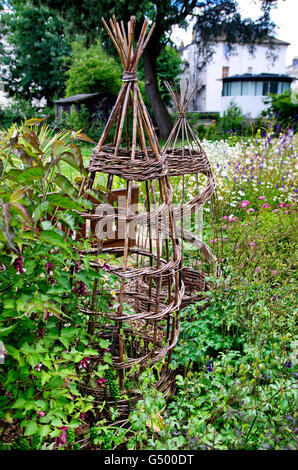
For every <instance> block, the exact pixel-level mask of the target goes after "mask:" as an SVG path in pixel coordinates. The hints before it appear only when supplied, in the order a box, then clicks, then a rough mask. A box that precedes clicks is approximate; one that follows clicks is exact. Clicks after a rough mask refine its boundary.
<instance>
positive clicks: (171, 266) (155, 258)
mask: <svg viewBox="0 0 298 470" xmlns="http://www.w3.org/2000/svg"><path fill="white" fill-rule="evenodd" d="M103 23H104V26H105V28H106V30H107V32H108V34H109V36H110V38H111V39H112V42H113V44H114V45H115V47H116V49H117V52H118V54H119V56H120V59H121V61H122V65H123V68H124V73H123V83H122V87H121V89H120V92H119V95H118V97H117V100H116V103H115V106H114V108H113V110H112V112H111V115H110V117H109V119H108V121H107V124H106V127H105V129H104V132H103V134H102V136H101V138H100V140H99V142H98V144H97V146H96V147H95V149H94V150H93V153H92V156H91V159H90V163H89V167H88V172H89V176H88V179H87V181H86V182H87V189H91V188H93V187H94V185H95V183H96V174H97V173H99V172H100V173H101V174H106V175H107V190H108V191H109V192H110V194H111V195H113V184H114V183H115V179H116V183H118V185H119V180H120V181H121V182H124V184H125V191H124V192H125V198H126V199H125V201H126V204H125V207H124V208H123V207H122V208H121V207H117V209H116V215H113V214H112V215H111V214H107V213H105V212H104V211H103V212H102V213H101V214H98V213H96V212H97V211H95V212H94V211H93V213H92V214H90V213H83V214H81V215H82V217H83V218H84V219H85V221H86V223H87V222H89V224H91V225H92V224H93V225H94V224H95V223H96V224H97V225H98V226H100V227H101V228H104V227H106V226H107V225H108V224H109V223H110V222H113V220H114V221H115V223H116V225H117V224H118V225H117V227H118V226H119V224H120V222H121V223H124V225H125V236H124V238H123V240H122V241H121V240H119V239H117V240H116V242H115V243H114V244H111V245H108V244H107V243H106V240H105V239H104V235H103V236H102V238H100V237H99V240H98V244H97V246H96V247H94V249H93V253H96V254H97V255H98V256H99V255H100V253H109V254H113V255H115V256H116V257H117V262H118V264H117V265H116V266H112V267H111V272H112V273H113V274H114V275H115V276H116V277H117V279H118V280H119V288H118V290H117V291H116V300H117V302H118V304H119V305H118V308H117V312H116V313H114V314H109V315H107V317H105V318H104V319H103V318H102V316H101V312H100V311H98V310H96V308H95V305H96V297H97V296H98V294H99V293H98V290H97V285H96V283H95V286H94V289H93V292H92V293H90V299H91V300H90V302H89V303H88V304H87V305H86V303H84V305H82V309H81V310H82V312H83V313H85V314H87V315H89V318H91V319H92V318H93V322H92V327H91V329H90V331H91V332H92V333H93V334H95V335H96V334H98V335H100V336H101V337H103V338H107V339H109V340H111V342H112V352H113V365H114V368H115V369H116V370H117V371H118V376H119V384H120V389H121V390H122V391H124V392H125V391H126V392H127V387H126V385H125V383H126V376H127V372H129V371H131V370H132V368H134V370H135V369H136V366H139V368H141V370H142V369H143V368H144V367H146V366H147V365H148V364H154V363H156V362H158V361H160V360H161V359H163V358H165V357H167V362H166V364H169V362H170V359H171V351H172V349H173V347H174V346H175V344H176V342H177V339H178V335H179V324H178V318H177V312H178V311H179V308H180V304H181V301H182V297H183V293H184V286H183V282H182V281H181V279H180V278H179V269H181V243H179V241H178V239H177V236H176V228H175V219H174V213H173V207H172V188H171V185H170V183H169V179H168V176H167V167H166V162H165V157H164V156H163V155H162V154H161V151H160V147H159V143H158V140H157V136H156V134H155V131H154V128H153V125H152V122H151V119H150V116H149V114H148V111H147V109H146V107H145V104H144V102H143V99H142V96H141V93H140V90H139V87H138V83H137V75H136V69H137V65H138V63H139V60H140V58H141V55H142V53H143V51H144V49H145V47H146V45H147V43H148V41H149V39H150V37H151V34H152V32H153V29H154V27H155V25H154V24H153V26H152V27H151V30H150V31H149V32H148V33H147V30H148V21H147V20H145V21H144V23H143V26H142V28H141V32H140V35H139V38H138V40H137V41H136V44H135V45H134V33H135V28H136V22H135V17H131V19H130V21H129V22H128V28H127V31H126V29H125V26H124V24H123V22H121V23H120V24H119V23H118V22H117V21H116V19H115V17H113V18H112V19H111V20H110V27H109V26H108V24H107V23H106V22H105V20H104V19H103ZM114 123H115V124H116V133H115V136H114V141H113V144H108V143H107V139H108V136H109V134H110V131H111V129H112V126H113V124H114ZM123 140H125V146H123V144H122V141H123ZM147 144H149V145H150V149H149V150H148V148H147ZM115 177H116V178H115ZM133 182H135V183H137V185H138V187H137V189H136V188H135V185H134V184H133ZM84 184H85V182H84ZM134 190H135V191H138V194H139V196H138V197H136V198H135V199H136V200H140V198H141V196H143V199H144V206H145V212H139V211H136V212H133V211H131V202H132V197H133V194H134ZM122 192H123V191H122ZM165 214H166V219H167V221H168V225H167V228H166V227H164V225H163V222H162V219H163V216H164V215H165ZM131 224H134V227H135V229H134V234H133V235H131V231H130V228H131ZM119 260H121V262H120V261H119ZM97 264H98V266H99V264H100V263H97V262H96V261H95V262H94V265H95V266H96V265H97ZM127 306H128V308H127ZM105 321H106V322H105ZM140 338H141V339H140ZM137 373H139V372H137ZM172 383H173V381H172V378H171V375H170V373H169V370H168V367H167V366H166V367H165V368H164V369H163V372H162V375H161V377H160V379H159V381H158V388H159V389H160V390H162V391H163V392H164V394H165V395H167V396H168V395H169V394H170V389H171V387H172ZM93 392H94V391H93ZM94 393H95V392H94ZM127 393H128V392H127ZM129 393H130V395H131V394H133V396H138V395H137V393H135V392H132V391H131V390H130V391H129ZM102 394H103V392H100V391H97V392H96V396H97V398H98V399H99V400H100V399H102ZM106 399H107V401H108V402H109V397H106ZM120 401H121V410H122V411H121V412H123V413H125V411H127V410H128V407H129V404H128V402H127V401H125V400H123V399H122V398H121V400H120ZM120 401H119V403H120Z"/></svg>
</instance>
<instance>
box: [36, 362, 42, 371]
mask: <svg viewBox="0 0 298 470" xmlns="http://www.w3.org/2000/svg"><path fill="white" fill-rule="evenodd" d="M41 368H42V363H41V362H40V363H39V364H37V365H36V366H35V370H37V372H40V371H41Z"/></svg>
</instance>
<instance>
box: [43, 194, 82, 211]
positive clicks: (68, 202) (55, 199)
mask: <svg viewBox="0 0 298 470" xmlns="http://www.w3.org/2000/svg"><path fill="white" fill-rule="evenodd" d="M47 200H48V201H49V203H50V204H51V205H52V206H55V207H61V208H63V209H73V210H77V211H84V208H83V207H81V206H80V205H79V204H78V203H77V202H75V201H73V200H72V199H70V198H69V197H67V196H62V195H61V194H49V195H48V197H47Z"/></svg>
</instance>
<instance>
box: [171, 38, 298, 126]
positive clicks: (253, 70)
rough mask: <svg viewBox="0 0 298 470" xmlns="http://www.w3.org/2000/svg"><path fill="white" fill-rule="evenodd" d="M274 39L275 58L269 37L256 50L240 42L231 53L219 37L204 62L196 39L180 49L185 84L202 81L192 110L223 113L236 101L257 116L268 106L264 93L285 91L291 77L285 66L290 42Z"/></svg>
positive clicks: (247, 112) (183, 84) (251, 115)
mask: <svg viewBox="0 0 298 470" xmlns="http://www.w3.org/2000/svg"><path fill="white" fill-rule="evenodd" d="M272 41H273V43H274V51H273V52H274V55H275V56H276V59H275V61H273V60H272V57H270V55H269V54H268V42H269V40H268V39H267V40H265V41H263V42H262V43H260V44H258V45H256V46H255V48H254V51H253V52H251V51H250V49H249V46H246V45H240V44H238V45H236V46H235V49H234V50H233V52H231V53H229V49H228V46H227V44H226V43H225V42H224V41H219V42H217V43H216V44H215V46H214V55H213V57H212V60H211V61H210V63H207V64H205V65H204V62H205V61H204V60H203V58H202V57H200V56H199V54H198V46H197V44H196V43H195V42H194V41H193V42H192V43H191V44H189V45H188V46H185V47H183V48H182V49H180V52H181V57H182V59H183V61H184V64H185V67H184V71H183V73H182V75H181V81H182V88H185V86H186V81H187V80H188V81H189V83H190V86H191V85H192V84H193V83H195V82H196V80H198V79H199V80H201V81H202V85H203V86H202V88H201V90H200V91H199V92H198V93H197V94H196V95H195V96H194V99H193V101H192V103H191V105H190V107H189V111H201V112H219V113H220V114H221V115H223V113H224V111H225V110H226V109H227V108H228V106H229V104H230V103H231V102H232V101H234V102H236V103H237V104H238V105H239V106H240V107H241V109H242V111H243V113H244V114H245V115H246V116H248V117H252V118H255V117H257V116H258V115H259V114H260V112H261V111H262V110H263V109H265V107H266V105H265V104H264V103H263V99H264V96H265V95H267V94H269V93H282V92H283V91H284V90H286V89H287V88H289V87H290V85H291V81H292V78H291V77H290V76H289V75H288V74H287V69H286V51H287V47H288V45H289V43H287V42H284V41H281V40H279V39H275V38H272Z"/></svg>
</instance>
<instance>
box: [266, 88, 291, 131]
mask: <svg viewBox="0 0 298 470" xmlns="http://www.w3.org/2000/svg"><path fill="white" fill-rule="evenodd" d="M295 93H296V98H295V99H293V98H294V94H295ZM297 96H298V92H297V91H296V92H294V91H291V90H286V91H285V92H284V93H282V94H281V95H270V96H269V97H268V98H267V99H266V100H265V103H266V104H269V107H268V108H267V110H266V111H263V113H262V115H263V116H264V117H265V118H267V119H271V120H274V122H275V129H276V130H280V129H282V130H283V131H285V130H287V129H289V128H290V127H293V129H294V131H296V129H297V120H298V100H297Z"/></svg>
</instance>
